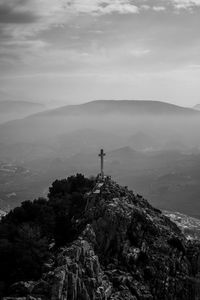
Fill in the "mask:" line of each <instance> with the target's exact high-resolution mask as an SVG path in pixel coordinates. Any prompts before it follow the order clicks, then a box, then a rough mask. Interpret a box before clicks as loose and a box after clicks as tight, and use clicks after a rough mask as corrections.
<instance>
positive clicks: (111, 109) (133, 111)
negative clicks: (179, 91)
mask: <svg viewBox="0 0 200 300" xmlns="http://www.w3.org/2000/svg"><path fill="white" fill-rule="evenodd" d="M116 113H119V114H128V115H141V114H142V115H145V114H147V115H150V114H152V115H174V114H179V115H181V114H186V115H188V114H192V115H193V114H195V113H196V112H194V110H193V109H190V108H185V107H181V106H177V105H174V104H170V103H166V102H160V101H147V100H97V101H91V102H87V103H84V104H79V105H67V106H63V107H60V108H57V109H53V110H50V111H47V112H44V113H42V115H43V116H48V115H49V116H50V115H51V116H58V115H60V116H62V115H66V116H67V115H70V116H72V115H75V116H76V115H80V114H81V115H84V114H85V115H90V114H93V115H96V114H101V115H105V114H116Z"/></svg>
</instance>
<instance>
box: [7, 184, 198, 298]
mask: <svg viewBox="0 0 200 300" xmlns="http://www.w3.org/2000/svg"><path fill="white" fill-rule="evenodd" d="M83 220H84V223H87V226H86V227H85V230H84V231H83V232H82V234H81V235H80V236H79V237H78V239H76V240H75V241H73V242H72V243H71V244H70V245H68V246H66V247H64V248H62V249H60V251H59V253H58V255H57V257H56V261H55V263H54V265H55V266H56V267H55V268H54V269H51V271H50V272H48V273H46V274H44V276H43V281H39V282H37V283H34V288H33V289H32V290H31V291H30V295H31V296H33V297H37V296H38V297H41V299H45V300H47V299H48V300H50V299H51V300H161V299H162V300H198V299H200V288H199V286H200V245H199V243H197V242H195V243H194V242H187V240H186V238H185V237H184V235H183V234H182V233H181V231H180V229H179V228H178V227H177V226H176V225H175V224H174V223H172V222H171V221H170V220H169V219H168V218H167V217H166V216H164V215H163V214H162V213H161V212H160V211H159V210H157V209H155V208H153V207H152V206H151V205H150V204H149V203H148V202H147V201H146V200H145V199H143V197H141V196H139V195H137V196H135V195H134V194H133V193H132V192H130V191H128V189H127V188H123V187H120V186H119V185H118V184H116V183H114V182H113V181H111V180H106V182H105V183H104V186H103V187H102V188H101V192H100V194H93V193H92V192H91V193H88V194H87V209H86V211H85V215H84V216H83ZM81 221H82V220H79V222H81ZM11 299H13V298H11ZM22 299H23V298H22ZM25 299H26V298H24V299H23V300H25ZM35 299H38V298H35Z"/></svg>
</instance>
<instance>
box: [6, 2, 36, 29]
mask: <svg viewBox="0 0 200 300" xmlns="http://www.w3.org/2000/svg"><path fill="white" fill-rule="evenodd" d="M37 19H38V16H36V15H35V14H33V13H31V12H30V11H21V12H20V11H16V10H15V9H14V8H13V7H11V6H8V5H5V4H0V23H5V24H9V23H10V24H24V23H34V22H36V21H37Z"/></svg>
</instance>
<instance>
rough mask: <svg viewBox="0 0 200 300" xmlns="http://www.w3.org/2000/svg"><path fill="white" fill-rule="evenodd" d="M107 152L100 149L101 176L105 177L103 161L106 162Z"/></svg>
mask: <svg viewBox="0 0 200 300" xmlns="http://www.w3.org/2000/svg"><path fill="white" fill-rule="evenodd" d="M105 155H106V154H105V153H104V151H103V149H101V151H100V154H99V157H101V173H100V174H101V177H102V178H103V177H104V171H103V162H104V156H105Z"/></svg>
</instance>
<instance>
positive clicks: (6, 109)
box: [0, 100, 45, 123]
mask: <svg viewBox="0 0 200 300" xmlns="http://www.w3.org/2000/svg"><path fill="white" fill-rule="evenodd" d="M44 109H45V106H44V105H42V104H40V103H34V102H28V101H11V100H5V101H0V123H3V122H7V121H11V120H15V119H19V118H23V117H26V116H28V115H31V114H34V113H37V112H40V111H42V110H44Z"/></svg>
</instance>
